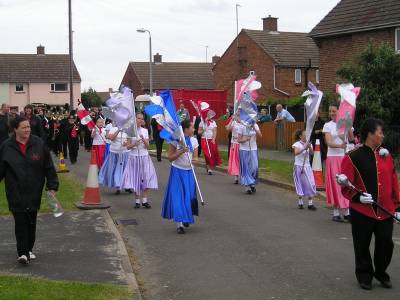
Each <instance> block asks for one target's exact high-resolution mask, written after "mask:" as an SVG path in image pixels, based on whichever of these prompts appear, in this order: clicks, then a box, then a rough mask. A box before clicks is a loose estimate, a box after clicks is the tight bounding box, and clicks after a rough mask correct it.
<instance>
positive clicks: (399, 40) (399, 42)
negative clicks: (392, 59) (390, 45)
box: [395, 28, 400, 53]
mask: <svg viewBox="0 0 400 300" xmlns="http://www.w3.org/2000/svg"><path fill="white" fill-rule="evenodd" d="M395 32H396V38H395V40H396V52H397V53H400V28H397V29H396V31H395Z"/></svg>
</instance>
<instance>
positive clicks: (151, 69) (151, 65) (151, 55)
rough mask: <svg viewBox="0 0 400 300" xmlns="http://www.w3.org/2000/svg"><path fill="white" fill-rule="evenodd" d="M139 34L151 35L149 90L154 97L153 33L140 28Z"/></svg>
mask: <svg viewBox="0 0 400 300" xmlns="http://www.w3.org/2000/svg"><path fill="white" fill-rule="evenodd" d="M136 31H137V32H140V33H146V32H147V33H148V34H149V56H150V57H149V73H150V82H149V90H150V96H153V52H152V51H153V50H152V48H151V33H150V30H147V29H144V28H139V29H137V30H136Z"/></svg>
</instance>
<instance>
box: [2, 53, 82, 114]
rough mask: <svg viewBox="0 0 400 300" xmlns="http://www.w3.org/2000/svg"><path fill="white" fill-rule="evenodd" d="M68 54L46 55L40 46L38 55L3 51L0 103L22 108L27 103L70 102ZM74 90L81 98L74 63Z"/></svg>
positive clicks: (78, 76)
mask: <svg viewBox="0 0 400 300" xmlns="http://www.w3.org/2000/svg"><path fill="white" fill-rule="evenodd" d="M70 88H71V87H70V86H69V55H65V54H45V48H44V46H41V45H40V46H38V47H37V52H36V54H0V103H7V104H9V105H10V106H11V107H13V108H16V109H18V110H21V109H22V108H23V107H24V106H25V105H27V104H32V103H44V104H48V105H64V104H65V103H69V94H70ZM72 88H73V92H74V95H75V96H76V97H77V98H79V97H80V94H81V77H80V75H79V72H78V70H77V68H76V66H75V64H74V65H73V87H72Z"/></svg>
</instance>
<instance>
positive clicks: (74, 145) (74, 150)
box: [68, 136, 79, 163]
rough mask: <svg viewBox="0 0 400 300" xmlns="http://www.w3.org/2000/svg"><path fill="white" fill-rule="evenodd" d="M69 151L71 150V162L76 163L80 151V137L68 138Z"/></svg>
mask: <svg viewBox="0 0 400 300" xmlns="http://www.w3.org/2000/svg"><path fill="white" fill-rule="evenodd" d="M68 151H69V159H70V160H71V163H76V160H77V158H78V151H79V138H78V136H77V137H76V138H70V139H69V140H68Z"/></svg>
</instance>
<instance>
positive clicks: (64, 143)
mask: <svg viewBox="0 0 400 300" xmlns="http://www.w3.org/2000/svg"><path fill="white" fill-rule="evenodd" d="M61 151H62V153H63V155H64V158H67V157H68V140H67V139H66V138H65V137H63V136H62V137H61Z"/></svg>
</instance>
